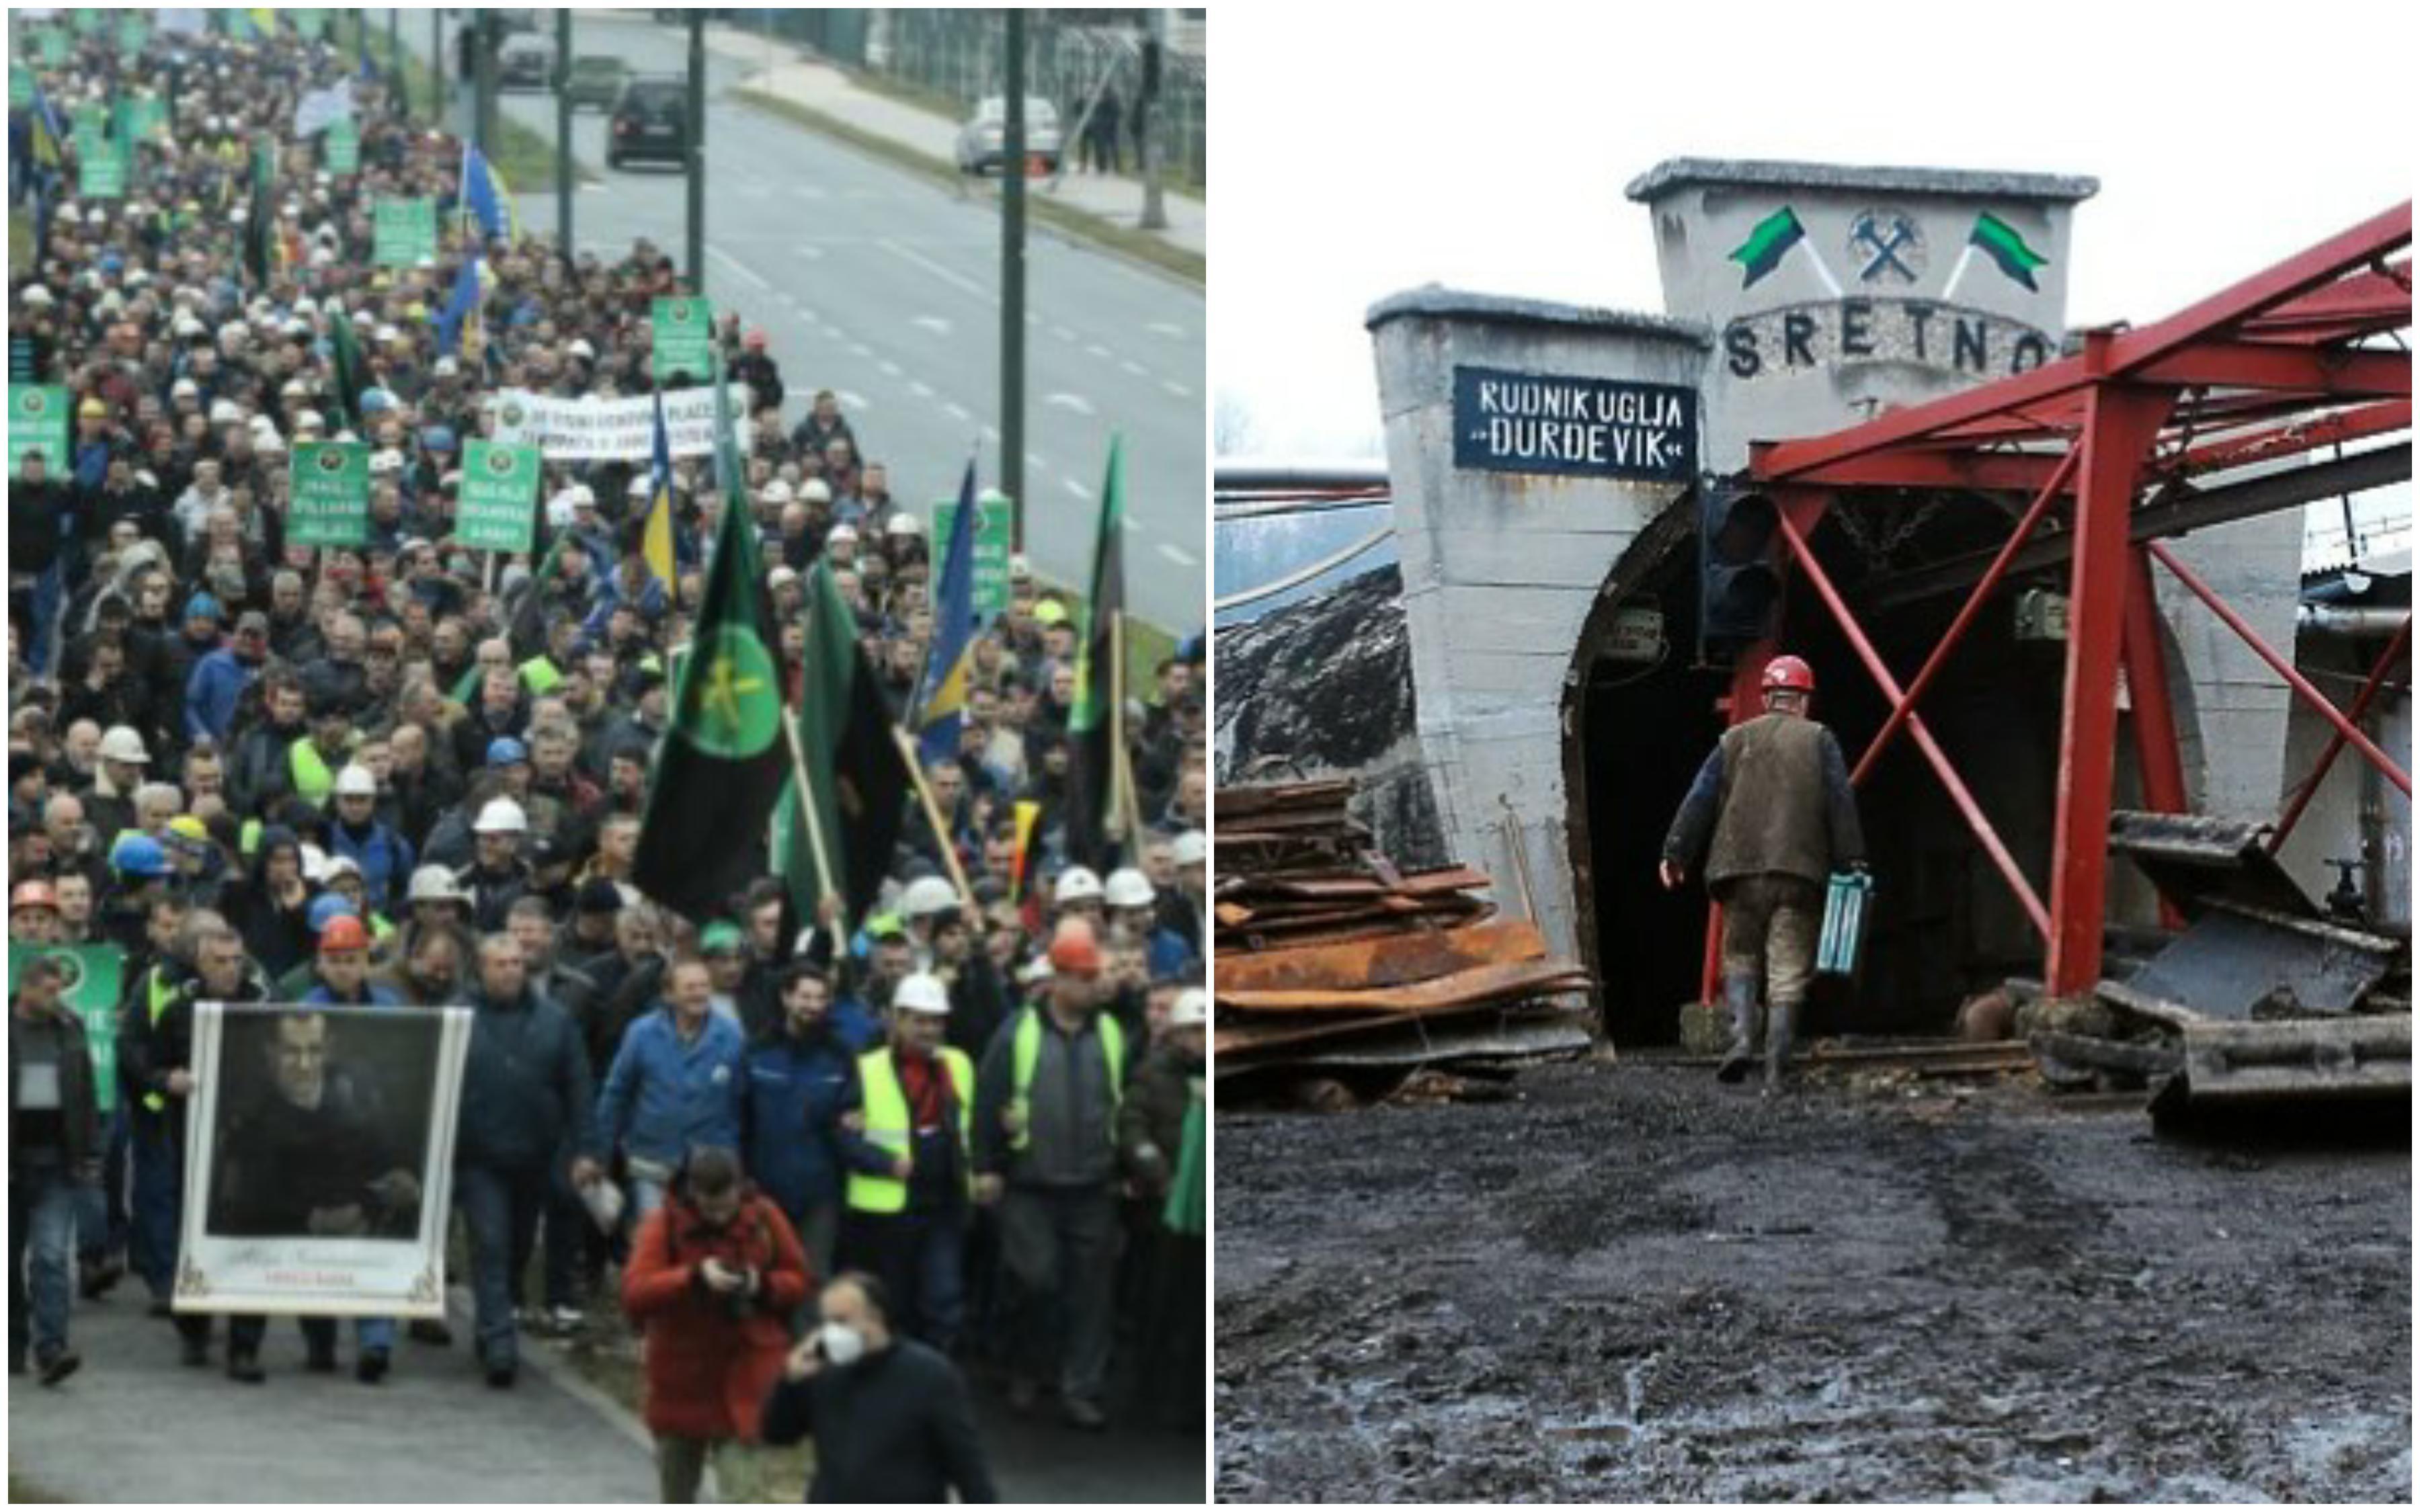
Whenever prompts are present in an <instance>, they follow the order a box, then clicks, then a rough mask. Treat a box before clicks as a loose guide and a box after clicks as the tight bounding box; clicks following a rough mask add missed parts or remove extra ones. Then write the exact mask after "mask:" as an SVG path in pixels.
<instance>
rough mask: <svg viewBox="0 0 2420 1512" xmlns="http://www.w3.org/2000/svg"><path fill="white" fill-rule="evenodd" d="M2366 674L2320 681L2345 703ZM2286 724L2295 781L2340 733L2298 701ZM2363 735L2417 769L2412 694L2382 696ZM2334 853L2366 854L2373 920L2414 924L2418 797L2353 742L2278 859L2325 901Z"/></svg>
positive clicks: (2289, 775) (2288, 767)
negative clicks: (2370, 872) (2367, 758)
mask: <svg viewBox="0 0 2420 1512" xmlns="http://www.w3.org/2000/svg"><path fill="white" fill-rule="evenodd" d="M2368 649H2369V651H2370V654H2371V655H2375V654H2376V653H2377V652H2378V651H2379V650H2381V649H2383V648H2382V647H2379V646H2375V645H2373V646H2371V647H2369V648H2368ZM2298 665H2299V666H2300V667H2301V669H2302V671H2303V672H2304V675H2306V676H2309V675H2311V666H2310V663H2308V662H2300V663H2298ZM2337 665H2338V666H2340V667H2341V666H2344V665H2346V664H2345V663H2342V662H2339V663H2337ZM2406 670H2407V671H2408V670H2409V669H2408V667H2407V669H2406ZM2361 675H2365V674H2363V673H2354V672H2350V671H2339V672H2338V673H2336V674H2335V675H2334V676H2328V677H2322V678H2319V679H2318V681H2319V687H2320V691H2322V692H2324V693H2327V694H2329V695H2331V696H2333V697H2334V698H2335V700H2336V702H2337V705H2338V706H2339V707H2341V706H2342V705H2344V704H2345V703H2347V702H2350V701H2351V698H2352V695H2353V691H2354V689H2355V688H2357V687H2359V686H2360V684H2359V682H2358V681H2357V679H2358V677H2359V676H2361ZM2286 727H2287V736H2286V750H2285V771H2284V778H2285V781H2286V782H2287V783H2288V784H2289V785H2290V784H2293V783H2298V782H2300V781H2302V780H2303V779H2304V776H2305V775H2307V774H2308V773H2309V772H2310V770H2311V767H2312V765H2313V764H2315V763H2316V762H2318V760H2319V752H2320V751H2321V750H2322V749H2324V748H2326V746H2327V743H2328V741H2329V739H2330V737H2331V736H2332V735H2333V734H2334V733H2335V726H2333V725H2331V724H2329V723H2328V722H2327V721H2326V720H2325V719H2322V718H2320V717H2319V716H2318V715H2317V714H2315V713H2313V712H2312V711H2311V710H2310V709H2309V708H2308V707H2306V706H2305V705H2304V703H2303V702H2301V701H2300V700H2296V701H2295V702H2294V706H2293V710H2292V712H2291V713H2290V714H2289V715H2288V716H2287V718H2286ZM2362 733H2364V734H2366V735H2367V736H2369V738H2370V739H2372V740H2374V741H2376V742H2378V744H2379V745H2380V746H2381V748H2384V750H2385V751H2386V753H2387V754H2388V755H2390V756H2392V757H2394V758H2395V759H2396V760H2397V761H2398V762H2400V763H2402V764H2403V767H2404V770H2406V771H2409V770H2411V765H2412V697H2411V695H2410V694H2409V693H2402V694H2395V693H2386V694H2381V696H2380V697H2379V699H2378V701H2377V702H2374V703H2372V704H2371V705H2370V710H2369V713H2368V715H2367V716H2366V717H2364V719H2363V720H2362ZM2288 796H2290V795H2288ZM2280 807H2282V804H2273V805H2272V808H2273V809H2276V808H2280ZM2365 841H2366V843H2365ZM2331 856H2342V857H2356V856H2364V857H2366V858H2368V859H2369V860H2370V861H2371V863H2372V865H2373V866H2374V867H2375V868H2376V869H2377V873H2378V874H2377V875H2376V876H2374V877H2373V876H2370V875H2368V874H2366V873H2364V874H2363V875H2362V876H2361V877H2359V878H2358V879H2357V883H2358V885H2360V886H2362V887H2364V888H2365V890H2366V892H2367V893H2368V895H2369V898H2370V900H2371V902H2372V903H2374V904H2376V905H2378V907H2379V912H2378V914H2377V915H2376V918H2375V921H2376V922H2377V923H2379V924H2381V925H2394V926H2397V927H2400V928H2402V929H2406V930H2408V929H2410V928H2411V927H2412V802H2411V800H2410V799H2408V798H2406V797H2405V796H2404V795H2402V793H2401V792H2400V791H2398V790H2397V788H2396V787H2395V786H2394V784H2392V783H2390V782H2388V781H2387V780H2386V779H2385V778H2384V777H2382V776H2381V775H2379V773H2378V771H2377V769H2376V768H2374V767H2372V766H2371V765H2370V764H2368V763H2367V762H2366V761H2364V760H2363V759H2362V756H2361V753H2360V752H2359V751H2357V750H2354V749H2352V748H2350V747H2348V748H2345V749H2344V750H2342V751H2340V752H2338V753H2337V755H2336V759H2335V765H2333V766H2331V767H2330V768H2328V777H2327V780H2326V781H2324V782H2322V783H2320V784H2319V794H2318V795H2317V796H2316V797H2314V798H2312V800H2311V806H2310V808H2309V809H2308V810H2304V814H2303V817H2302V819H2301V820H2300V821H2298V822H2297V823H2296V824H2295V825H2294V832H2293V834H2291V835H2289V836H2288V837H2287V839H2286V844H2285V848H2284V849H2283V850H2281V851H2279V852H2278V853H2277V859H2278V860H2279V862H2280V863H2282V864H2283V865H2284V866H2285V868H2286V870H2287V872H2288V873H2290V874H2291V875H2292V876H2293V878H2294V880H2295V881H2296V882H2299V883H2301V884H2302V885H2303V890H2304V891H2305V892H2307V893H2309V894H2310V895H2311V900H2312V901H2313V902H2314V903H2323V902H2324V901H2325V899H2326V898H2327V895H2328V893H2329V892H2330V891H2331V890H2332V889H2334V888H2335V885H2336V869H2335V867H2332V866H2330V865H2328V864H2327V863H2328V859H2329V857H2331Z"/></svg>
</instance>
